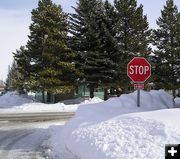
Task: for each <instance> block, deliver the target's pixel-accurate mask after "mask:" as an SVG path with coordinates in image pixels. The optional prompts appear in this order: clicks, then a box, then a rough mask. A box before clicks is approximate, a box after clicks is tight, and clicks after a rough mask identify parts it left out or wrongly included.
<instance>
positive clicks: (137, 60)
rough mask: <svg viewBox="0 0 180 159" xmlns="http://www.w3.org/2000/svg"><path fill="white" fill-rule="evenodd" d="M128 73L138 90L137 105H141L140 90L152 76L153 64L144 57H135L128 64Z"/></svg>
mask: <svg viewBox="0 0 180 159" xmlns="http://www.w3.org/2000/svg"><path fill="white" fill-rule="evenodd" d="M127 75H128V77H129V78H130V79H131V80H132V81H133V82H134V89H136V90H137V106H138V107H140V90H141V89H144V82H145V81H146V80H147V79H148V78H149V77H150V76H151V64H150V63H149V62H148V61H147V60H146V59H145V58H144V57H134V58H133V59H132V60H131V61H130V62H129V63H128V65H127Z"/></svg>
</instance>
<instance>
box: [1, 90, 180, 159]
mask: <svg viewBox="0 0 180 159" xmlns="http://www.w3.org/2000/svg"><path fill="white" fill-rule="evenodd" d="M136 99H137V92H134V93H131V94H124V95H122V96H121V97H117V98H111V99H109V100H107V101H105V102H103V101H102V100H100V99H99V98H93V99H90V100H86V101H81V99H76V101H73V100H68V101H64V103H57V104H42V103H38V102H37V101H35V100H33V99H32V98H30V97H28V96H22V95H21V96H19V95H18V94H17V93H16V92H9V93H7V94H6V95H4V96H1V97H0V108H1V109H0V111H1V113H5V112H8V113H9V112H42V111H48V112H50V111H76V110H77V112H76V115H75V116H74V117H73V118H72V119H71V120H70V121H68V122H67V123H66V124H65V125H64V126H62V125H63V124H62V123H59V125H58V124H56V123H53V122H52V123H50V124H47V126H45V127H43V125H42V126H38V125H37V127H36V126H33V130H32V131H31V130H27V129H29V128H28V126H25V127H24V126H23V125H21V124H20V129H22V131H21V130H20V131H19V130H16V128H15V130H14V131H12V129H14V128H13V126H15V125H14V124H12V125H10V128H8V130H5V128H3V126H1V128H3V129H1V130H2V131H0V142H1V143H0V154H1V155H2V156H3V155H4V156H7V155H8V156H9V158H11V157H12V156H13V157H14V156H17V157H18V156H20V155H21V156H23V155H28V153H29V151H30V156H31V155H33V157H34V155H37V156H38V157H39V156H41V155H42V153H41V151H39V148H44V150H42V151H43V155H45V156H46V155H48V156H50V159H126V158H129V159H144V158H146V159H164V145H165V144H168V143H169V144H175V143H180V125H179V122H180V116H179V114H180V109H179V108H173V99H172V96H170V95H169V94H167V93H166V92H164V91H163V90H160V91H150V92H145V91H141V103H140V105H141V106H140V107H137V106H136V105H137V104H136ZM175 101H176V107H178V106H180V99H179V98H176V99H175ZM73 103H79V104H73ZM66 104H70V105H66ZM169 108H171V109H169ZM34 124H35V123H33V125H34ZM5 125H6V128H7V124H6V123H5ZM16 126H17V125H16ZM8 127H9V126H8ZM42 127H43V129H42ZM34 128H35V129H34ZM34 130H35V131H34ZM6 132H7V134H6ZM21 132H22V133H21ZM11 134H12V135H11ZM9 135H10V136H11V137H12V140H11V138H10V139H8V136H9ZM21 137H22V140H20V139H21ZM48 137H50V138H49V139H48ZM47 139H48V140H47ZM19 140H20V141H19ZM46 140H47V141H46ZM26 143H30V145H31V146H27V144H26ZM23 144H24V146H21V145H23ZM11 145H13V146H11ZM4 146H5V148H4ZM1 150H2V151H1ZM6 150H7V151H6ZM26 150H27V151H26ZM25 157H27V158H28V157H29V156H25ZM35 157H36V156H35Z"/></svg>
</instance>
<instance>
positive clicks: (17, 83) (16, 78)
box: [6, 61, 24, 93]
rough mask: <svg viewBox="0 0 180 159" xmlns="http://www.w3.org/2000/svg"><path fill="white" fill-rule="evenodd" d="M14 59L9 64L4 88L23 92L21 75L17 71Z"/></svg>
mask: <svg viewBox="0 0 180 159" xmlns="http://www.w3.org/2000/svg"><path fill="white" fill-rule="evenodd" d="M17 67H18V66H17V63H16V61H13V63H12V66H11V67H10V66H9V72H8V76H7V79H6V90H10V91H18V92H19V93H24V87H23V85H24V81H23V75H22V74H21V73H20V72H19V71H18V68H17Z"/></svg>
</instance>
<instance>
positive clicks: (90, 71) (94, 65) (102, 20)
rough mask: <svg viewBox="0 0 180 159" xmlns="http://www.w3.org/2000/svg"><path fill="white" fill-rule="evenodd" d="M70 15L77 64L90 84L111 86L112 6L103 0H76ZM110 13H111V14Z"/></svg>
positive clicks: (113, 67) (113, 50) (113, 72)
mask: <svg viewBox="0 0 180 159" xmlns="http://www.w3.org/2000/svg"><path fill="white" fill-rule="evenodd" d="M74 9H75V11H76V13H75V14H73V15H71V17H70V22H71V30H70V32H71V34H72V35H73V36H72V38H71V41H72V42H71V43H72V44H73V45H72V46H71V48H72V49H73V50H74V51H76V53H77V54H78V58H77V65H78V66H79V68H80V69H81V70H82V71H83V73H84V77H83V78H84V79H85V80H86V83H87V84H89V87H90V97H93V92H94V88H95V87H98V86H103V87H107V85H111V84H112V83H113V82H114V81H113V79H114V78H115V76H116V72H117V65H116V63H115V60H116V59H117V58H116V54H115V53H116V52H117V46H116V44H117V42H116V41H115V38H114V37H113V28H112V27H113V21H112V20H113V18H112V16H113V12H114V10H113V7H112V6H111V5H110V4H109V3H108V2H107V1H106V2H105V4H104V3H103V2H102V1H100V0H92V1H88V0H79V2H78V3H77V8H74ZM111 14H112V15H111Z"/></svg>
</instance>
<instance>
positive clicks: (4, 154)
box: [0, 132, 33, 159]
mask: <svg viewBox="0 0 180 159" xmlns="http://www.w3.org/2000/svg"><path fill="white" fill-rule="evenodd" d="M32 133H33V132H26V133H23V134H16V135H15V136H13V137H11V138H10V139H12V138H15V139H13V140H11V141H10V142H8V144H7V143H6V144H5V146H4V147H3V148H2V153H1V154H0V157H2V158H3V159H6V158H8V156H9V153H10V151H11V150H12V148H13V147H14V145H15V144H16V143H17V142H19V141H20V140H22V139H24V138H26V137H27V136H29V135H31V134H32ZM10 135H12V133H9V134H8V135H6V138H4V139H3V142H5V141H6V140H7V141H8V140H10V139H9V136H10ZM1 141H2V140H1ZM1 141H0V142H1ZM3 142H2V143H1V145H4V143H3Z"/></svg>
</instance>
